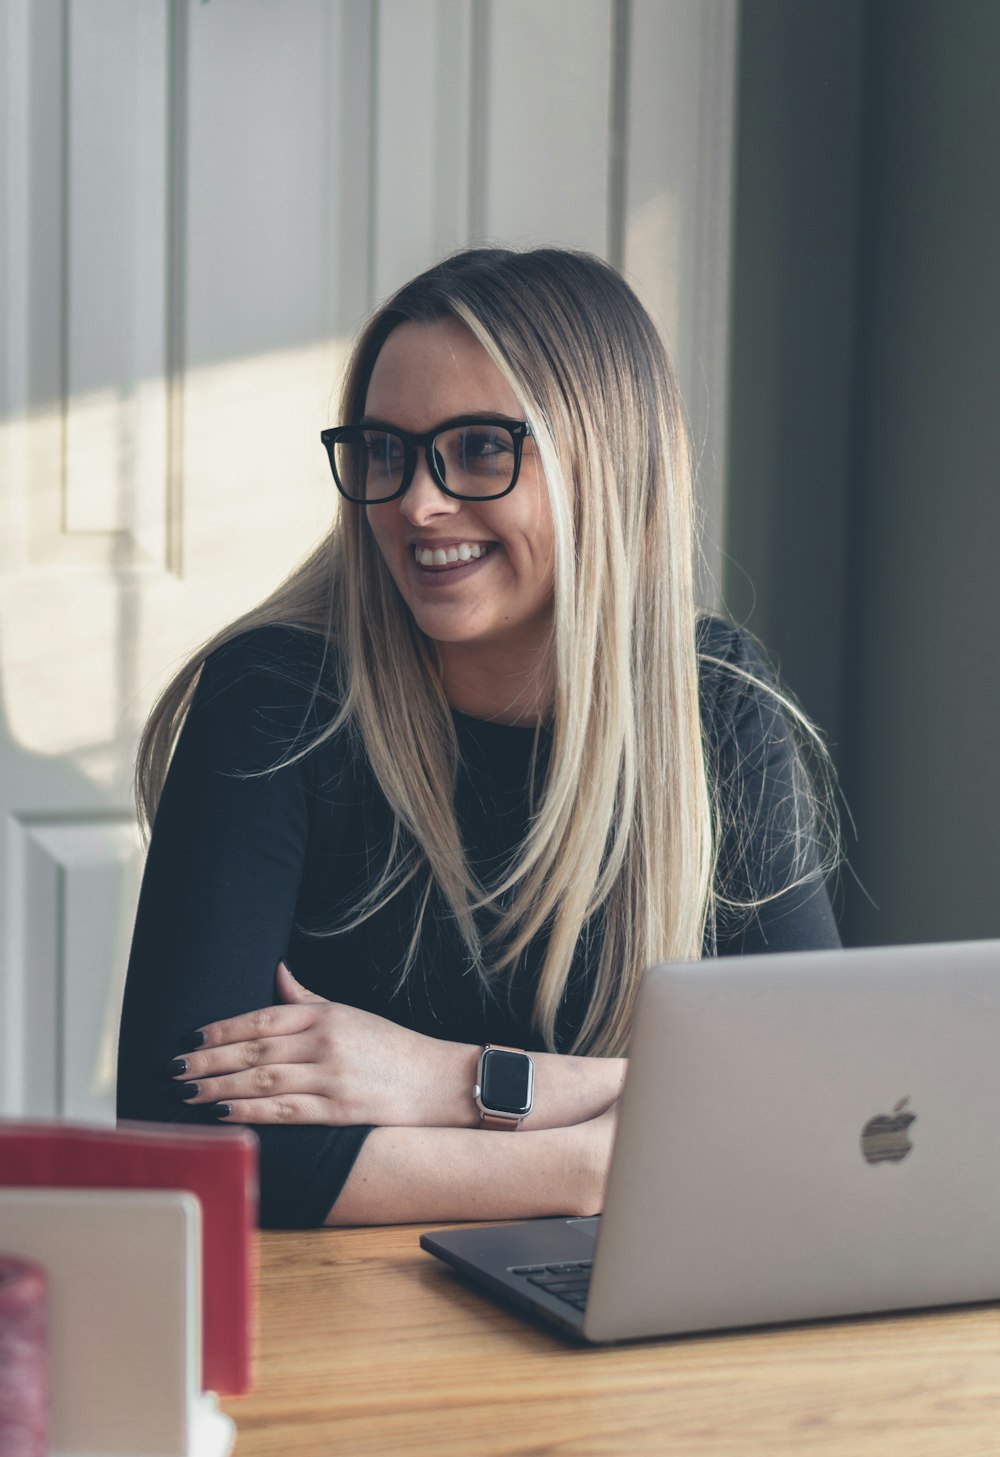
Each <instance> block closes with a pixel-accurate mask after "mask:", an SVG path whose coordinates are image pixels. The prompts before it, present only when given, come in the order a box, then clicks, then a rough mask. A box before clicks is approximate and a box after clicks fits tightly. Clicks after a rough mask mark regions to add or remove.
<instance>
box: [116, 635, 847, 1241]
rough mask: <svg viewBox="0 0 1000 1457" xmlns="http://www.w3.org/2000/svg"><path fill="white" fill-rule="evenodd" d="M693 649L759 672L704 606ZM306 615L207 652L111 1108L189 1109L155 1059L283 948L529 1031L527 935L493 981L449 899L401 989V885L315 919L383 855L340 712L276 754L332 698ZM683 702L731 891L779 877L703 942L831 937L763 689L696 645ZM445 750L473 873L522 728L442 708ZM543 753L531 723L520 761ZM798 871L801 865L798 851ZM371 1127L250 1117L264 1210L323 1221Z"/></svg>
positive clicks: (518, 789)
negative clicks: (521, 952) (705, 763)
mask: <svg viewBox="0 0 1000 1457" xmlns="http://www.w3.org/2000/svg"><path fill="white" fill-rule="evenodd" d="M699 648H700V650H701V651H702V653H703V654H704V655H705V657H706V658H709V657H710V658H715V659H721V660H723V661H724V662H725V663H728V664H732V665H733V666H735V667H736V668H738V669H744V670H749V671H750V672H751V673H753V674H758V675H760V676H762V677H766V670H765V669H764V667H763V664H762V663H761V661H760V659H759V657H758V656H757V654H756V651H755V649H754V647H753V645H752V642H751V640H750V639H749V638H748V637H747V636H746V635H745V634H743V633H741V632H739V631H738V630H736V629H734V628H732V627H730V626H728V625H726V624H724V623H722V622H720V621H718V620H715V619H706V620H705V621H704V622H703V623H702V624H701V626H700V628H699ZM328 655H329V649H328V648H327V647H326V645H325V644H324V642H323V640H322V639H321V638H320V637H318V636H317V635H316V634H314V633H310V632H306V631H304V630H301V629H296V628H285V627H270V628H263V629H258V630H257V631H255V632H252V633H248V634H246V635H245V636H243V637H241V638H239V639H237V640H236V641H235V642H233V643H230V644H228V645H227V646H226V647H225V648H223V649H222V650H220V651H219V652H217V653H216V654H214V655H213V656H212V657H211V658H210V659H209V660H208V662H207V663H206V664H205V667H204V669H203V671H202V675H201V678H200V680H199V684H198V688H197V692H196V694H195V699H194V702H193V704H192V707H191V710H190V713H189V715H188V718H187V720H186V722H185V725H184V728H183V731H182V733H181V735H180V739H179V741H178V744H177V749H176V752H175V754H174V758H173V761H172V763H171V766H170V771H169V774H168V776H167V781H166V784H165V786H164V791H163V795H162V798H161V801H160V805H159V808H158V811H157V814H156V822H155V825H154V828H153V834H152V838H151V842H150V847H149V855H148V859H147V863H146V870H145V875H144V879H143V885H142V892H141V895H140V900H139V908H138V914H137V917H136V925H135V933H134V937H133V943H132V953H131V958H130V962H129V969H128V977H127V982H126V989H125V1000H124V1007H123V1012H122V1023H121V1036H120V1043H119V1062H118V1114H119V1117H121V1118H138V1119H151V1120H155V1121H202V1120H204V1119H205V1117H206V1114H205V1112H204V1111H203V1110H200V1109H195V1108H191V1107H190V1106H188V1105H186V1104H183V1103H179V1102H178V1100H177V1097H176V1094H175V1092H174V1091H173V1088H172V1083H171V1079H170V1077H169V1075H168V1073H167V1071H166V1067H167V1063H168V1062H169V1060H170V1059H171V1058H173V1057H176V1056H177V1054H178V1052H179V1051H180V1050H181V1049H182V1047H183V1046H184V1044H185V1041H186V1038H187V1035H188V1034H190V1033H191V1032H192V1031H193V1030H194V1029H195V1028H197V1027H200V1026H204V1025H206V1024H207V1023H209V1022H214V1021H218V1020H220V1019H222V1018H225V1017H231V1016H235V1015H237V1014H239V1013H241V1012H246V1011H250V1010H253V1009H255V1008H258V1007H263V1006H269V1005H272V1004H273V1002H274V1001H275V991H274V975H275V968H276V966H277V963H278V961H279V960H281V959H284V960H285V961H286V962H287V964H288V965H289V966H290V967H291V969H292V971H293V972H294V974H295V976H296V978H297V979H298V980H299V981H300V982H301V983H302V984H303V985H305V986H307V987H309V988H310V989H311V990H313V991H315V992H318V993H319V994H320V995H321V996H324V997H327V998H329V999H330V1000H331V1001H337V1002H345V1003H350V1004H352V1005H354V1006H357V1007H362V1008H365V1009H366V1010H368V1011H371V1012H375V1013H378V1014H379V1015H380V1016H384V1017H389V1018H391V1019H392V1020H394V1021H396V1022H399V1023H402V1024H405V1025H406V1026H409V1027H413V1028H415V1029H416V1030H417V1031H419V1032H422V1033H426V1034H427V1035H429V1036H432V1037H440V1038H445V1039H449V1040H454V1041H461V1042H475V1043H484V1042H499V1043H504V1044H507V1045H514V1046H520V1047H526V1048H528V1049H537V1050H541V1044H540V1041H539V1038H538V1035H537V1033H536V1032H535V1031H534V1029H533V1028H532V1026H531V1006H532V1000H533V995H534V986H535V981H536V978H537V971H538V967H539V965H540V961H541V957H542V954H543V951H544V945H543V943H542V939H541V938H538V940H537V941H536V943H533V945H532V946H531V947H530V948H529V950H528V952H527V953H526V955H525V957H524V958H522V961H521V962H520V963H519V965H518V967H517V969H516V971H515V973H514V974H513V976H512V978H511V979H510V981H509V982H505V983H504V985H503V988H502V990H500V991H498V992H495V993H492V994H491V993H490V992H487V991H486V990H485V989H484V987H483V984H482V982H481V979H480V978H479V976H478V975H477V974H476V973H475V972H474V971H470V968H469V963H468V957H467V954H466V953H465V951H464V949H463V946H462V943H461V940H460V938H459V937H458V935H457V933H456V931H455V929H454V927H453V926H451V924H450V922H449V921H448V918H447V917H446V916H444V915H437V916H435V915H433V914H432V915H429V916H428V917H427V919H426V921H425V930H424V934H423V937H422V940H421V944H420V949H419V955H418V958H417V963H416V965H415V967H414V969H413V970H412V972H411V973H410V975H409V976H408V977H407V978H406V980H405V982H404V983H403V985H402V988H399V986H398V969H399V966H400V961H401V957H402V955H403V952H404V949H405V947H406V945H407V944H408V941H409V937H410V932H411V930H412V926H413V919H414V900H413V896H414V895H415V894H417V893H418V892H417V889H416V887H412V888H411V890H410V891H404V892H402V893H401V894H400V895H398V896H397V897H396V898H395V899H394V900H393V901H391V902H390V903H389V905H387V906H386V907H385V908H384V909H383V910H381V911H380V912H379V913H378V914H377V915H375V916H373V917H371V918H370V919H369V920H368V921H366V922H364V923H363V924H362V925H361V926H359V927H357V928H356V929H355V930H353V931H350V932H347V933H344V934H338V935H335V936H331V935H330V934H328V933H329V932H330V931H331V929H332V928H333V927H334V926H335V925H336V924H337V922H338V919H339V918H340V917H341V916H342V915H343V913H344V912H345V911H346V910H347V909H348V908H349V907H351V906H352V905H354V904H355V903H356V902H357V900H358V899H359V897H360V895H361V893H362V892H363V891H364V890H365V889H367V888H368V887H369V886H370V885H371V883H372V879H373V876H375V875H377V874H378V872H379V870H380V869H381V868H382V867H383V866H384V864H385V862H386V856H387V850H388V845H389V840H390V837H391V833H392V814H391V811H390V809H389V806H388V804H387V803H386V801H385V798H384V797H383V795H382V793H381V791H380V790H379V788H378V785H377V783H376V781H375V779H374V776H373V774H372V771H371V769H370V766H369V765H368V763H367V761H366V759H365V757H364V755H363V753H362V752H360V750H359V748H358V746H357V744H356V743H355V742H354V741H353V736H352V735H351V733H350V732H349V731H347V730H345V731H344V732H342V733H338V734H337V735H335V736H333V737H331V738H329V739H327V740H326V741H325V742H324V743H323V744H321V745H319V746H318V747H317V748H315V749H313V750H311V751H310V752H309V753H307V754H306V755H305V756H303V757H301V758H298V759H293V762H291V763H287V764H285V765H284V767H280V768H275V765H276V764H278V763H281V762H282V761H283V760H284V759H286V758H288V757H289V749H290V748H292V747H293V746H294V745H296V744H305V743H307V742H309V741H311V739H312V737H313V736H314V735H315V733H316V732H317V731H318V730H319V729H320V727H321V726H322V725H323V724H324V723H327V722H329V721H330V720H331V719H332V716H333V709H334V707H335V697H336V682H335V674H334V672H333V670H332V667H331V666H330V664H329V657H328ZM701 708H702V720H703V725H704V729H705V740H706V746H707V750H708V759H709V765H710V772H711V774H712V776H713V778H714V779H715V780H716V782H717V783H718V784H719V785H720V787H721V790H722V793H723V797H724V798H726V796H728V802H729V803H730V804H731V806H733V807H734V812H733V816H732V823H731V825H730V829H729V831H728V833H727V836H726V839H725V841H724V843H723V844H722V846H721V855H720V864H721V868H722V872H723V876H724V879H725V880H726V882H727V883H728V884H729V886H730V887H731V888H732V887H735V888H736V894H737V896H738V897H740V898H742V897H745V896H747V895H748V894H749V893H750V892H751V891H752V892H753V893H755V894H756V895H757V896H758V897H762V896H766V895H767V894H768V893H770V892H772V891H783V892H784V893H782V894H779V895H778V896H777V898H776V899H774V900H773V901H771V902H770V903H769V904H766V905H764V906H762V907H761V908H760V909H759V910H758V911H757V912H755V913H753V914H751V915H749V916H747V915H739V914H736V915H734V914H722V915H720V917H719V920H718V923H717V925H716V927H715V932H716V946H715V950H716V952H717V954H719V955H734V954H740V953H747V952H753V951H762V950H783V949H802V948H808V947H822V946H831V945H837V944H839V941H838V936H837V930H836V925H835V922H834V919H833V915H832V912H831V909H830V903H829V899H828V896H827V893H826V889H825V887H824V885H823V883H822V879H821V878H820V877H819V875H818V874H815V875H813V877H812V878H811V879H810V880H808V881H807V883H806V884H804V885H800V886H799V887H798V888H796V889H791V890H785V887H787V886H788V885H789V883H790V881H792V880H793V879H795V878H796V875H795V872H794V870H793V867H792V864H791V853H792V852H791V848H790V847H791V844H792V841H793V837H792V836H791V835H790V833H789V831H790V826H791V821H792V818H793V817H794V815H795V813H796V812H797V806H798V800H797V793H798V791H797V788H796V780H795V775H794V770H793V759H792V756H791V750H790V737H789V731H788V727H787V724H786V723H785V720H784V719H783V717H782V715H781V714H780V712H779V711H778V710H777V708H776V707H775V703H774V700H773V698H772V696H771V695H770V694H768V693H767V692H766V691H764V690H762V689H759V688H755V687H753V686H752V685H750V684H748V683H746V682H745V681H744V680H743V679H741V677H740V676H739V675H738V674H737V675H734V674H731V673H729V672H726V671H725V670H724V669H720V668H718V667H716V666H713V665H710V664H708V663H703V666H702V670H701ZM454 721H455V727H456V732H457V736H458V743H459V749H460V757H461V769H460V773H459V779H458V784H457V788H456V799H455V808H456V813H457V816H458V822H459V827H460V829H461V832H462V837H463V842H464V844H465V847H466V850H467V853H468V855H469V858H470V862H471V864H472V866H473V869H475V870H477V871H478V872H479V873H480V874H483V875H488V874H489V872H490V871H491V870H495V869H497V868H498V867H499V866H500V865H502V864H503V863H504V862H505V861H506V860H507V859H508V858H509V856H510V854H511V852H512V851H513V850H514V848H515V847H516V846H517V844H518V843H519V842H520V840H521V839H523V836H524V834H525V831H526V828H527V823H528V815H529V800H530V793H529V790H530V779H531V763H532V754H533V751H536V750H535V745H536V733H535V730H534V729H532V728H521V727H514V726H510V725H505V724H496V723H489V722H484V721H482V720H477V719H474V718H470V717H468V716H467V715H465V714H461V713H458V712H455V714H454ZM547 753H548V738H547V734H546V731H545V730H544V729H543V730H541V732H540V734H539V737H538V745H537V751H536V764H537V767H536V771H535V772H536V774H540V773H541V772H543V771H544V765H545V761H546V756H547ZM799 868H801V867H799ZM577 960H578V962H579V966H577V965H576V964H575V965H574V974H573V975H572V976H571V978H570V984H569V988H568V991H567V996H566V999H565V1001H564V1005H563V1007H562V1009H561V1013H560V1018H559V1022H558V1024H557V1035H558V1045H559V1046H561V1047H566V1046H568V1045H569V1044H570V1042H571V1040H572V1035H573V1031H574V1029H575V1027H576V1026H577V1025H578V1024H579V1019H580V1017H581V1015H582V1012H583V1008H584V1004H585V998H586V991H587V985H588V975H587V973H588V967H587V964H586V963H587V955H586V946H585V945H584V944H583V942H581V948H580V952H579V955H578V958H577ZM369 1131H370V1130H369V1129H368V1128H355V1127H338V1128H334V1127H313V1126H304V1125H303V1126H296V1127H287V1126H280V1127H274V1126H266V1127H265V1126H261V1127H259V1128H258V1129H257V1132H258V1135H259V1138H260V1144H261V1222H262V1224H264V1225H272V1226H280V1227H289V1226H291V1227H297V1226H313V1225H318V1224H321V1223H322V1222H323V1220H324V1219H325V1217H326V1215H327V1213H328V1212H329V1210H330V1208H331V1206H332V1205H333V1203H334V1201H335V1200H336V1198H337V1195H338V1194H339V1192H340V1190H341V1188H342V1187H343V1184H344V1181H345V1180H346V1178H347V1176H348V1174H349V1173H350V1170H351V1167H352V1165H353V1163H354V1160H355V1158H356V1157H357V1154H358V1151H359V1149H360V1147H361V1144H362V1142H363V1141H364V1138H365V1137H366V1135H367V1133H368V1132H369Z"/></svg>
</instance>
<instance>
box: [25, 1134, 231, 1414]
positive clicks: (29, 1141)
mask: <svg viewBox="0 0 1000 1457" xmlns="http://www.w3.org/2000/svg"><path fill="white" fill-rule="evenodd" d="M0 1187H5V1188H20V1189H38V1188H55V1189H187V1190H190V1192H191V1193H192V1194H195V1195H197V1197H198V1199H199V1200H200V1201H201V1218H202V1361H201V1367H202V1383H201V1384H202V1387H203V1388H204V1389H205V1390H206V1391H215V1392H218V1393H219V1395H220V1396H235V1395H238V1394H239V1393H241V1392H244V1391H248V1390H249V1388H250V1384H251V1378H252V1372H251V1360H252V1354H253V1344H254V1337H255V1335H256V1297H257V1281H256V1274H257V1269H256V1261H257V1238H256V1229H257V1139H256V1138H255V1136H254V1135H253V1134H252V1133H251V1132H250V1131H249V1130H248V1129H243V1128H218V1129H216V1128H208V1129H190V1128H180V1127H178V1126H177V1125H176V1124H173V1123H120V1124H119V1125H118V1127H117V1128H83V1127H79V1126H74V1125H72V1124H67V1123H4V1122H0Z"/></svg>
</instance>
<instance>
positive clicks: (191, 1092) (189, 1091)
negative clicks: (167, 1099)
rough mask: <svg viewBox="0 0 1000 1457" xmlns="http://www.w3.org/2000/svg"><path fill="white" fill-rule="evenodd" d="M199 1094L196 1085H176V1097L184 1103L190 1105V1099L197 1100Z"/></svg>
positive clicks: (199, 1090) (198, 1088) (199, 1089)
mask: <svg viewBox="0 0 1000 1457" xmlns="http://www.w3.org/2000/svg"><path fill="white" fill-rule="evenodd" d="M200 1092H201V1088H200V1087H199V1086H198V1084H197V1083H178V1085H177V1096H178V1098H182V1099H183V1100H184V1102H185V1103H190V1101H191V1099H192V1098H197V1096H198V1094H199V1093H200Z"/></svg>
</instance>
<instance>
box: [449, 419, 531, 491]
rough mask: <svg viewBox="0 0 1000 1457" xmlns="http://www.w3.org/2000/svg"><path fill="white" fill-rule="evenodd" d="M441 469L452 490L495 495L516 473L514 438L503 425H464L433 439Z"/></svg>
mask: <svg viewBox="0 0 1000 1457" xmlns="http://www.w3.org/2000/svg"><path fill="white" fill-rule="evenodd" d="M434 451H435V456H436V459H437V465H438V469H439V470H440V471H441V474H442V475H443V476H444V479H445V483H446V485H447V486H448V488H449V490H452V491H457V492H459V493H460V494H461V495H463V496H472V497H476V496H496V495H498V494H499V493H500V492H502V491H505V490H506V489H507V487H508V486H509V485H510V483H511V480H512V479H513V476H514V437H513V436H512V435H511V433H510V431H509V430H508V429H506V427H505V426H503V425H462V426H459V427H458V428H457V429H455V430H445V431H444V433H443V434H441V435H439V436H438V437H437V439H436V440H435V441H434Z"/></svg>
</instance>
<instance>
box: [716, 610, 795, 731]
mask: <svg viewBox="0 0 1000 1457" xmlns="http://www.w3.org/2000/svg"><path fill="white" fill-rule="evenodd" d="M696 651H697V656H698V696H699V703H700V708H701V719H702V725H703V727H704V729H705V732H706V734H707V735H708V737H709V739H710V740H714V741H716V742H718V741H720V740H724V739H725V738H727V737H730V736H732V735H733V734H735V733H738V731H739V728H740V726H741V724H742V723H743V722H745V720H746V719H747V717H748V716H750V717H752V718H754V719H755V720H757V722H758V723H760V721H761V718H762V716H763V717H764V718H765V719H766V720H767V721H770V722H773V721H774V720H775V718H776V717H779V716H780V703H781V693H780V689H779V688H778V685H777V680H776V675H775V673H774V670H773V668H772V667H771V666H770V664H769V662H768V660H767V657H766V654H765V653H764V650H763V648H762V647H761V645H760V643H758V642H757V640H756V638H755V637H754V636H753V635H752V634H751V633H749V632H748V631H747V630H746V628H744V627H737V626H736V625H735V624H734V623H732V622H728V621H727V620H726V619H725V618H722V617H716V616H711V615H709V614H706V615H705V616H703V617H701V618H700V619H699V621H698V626H697V631H696Z"/></svg>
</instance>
